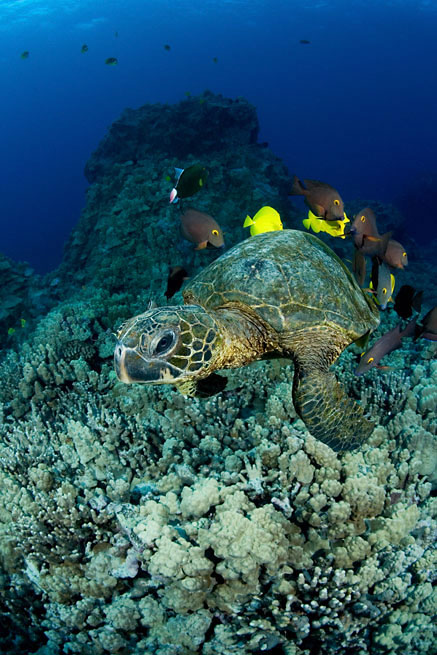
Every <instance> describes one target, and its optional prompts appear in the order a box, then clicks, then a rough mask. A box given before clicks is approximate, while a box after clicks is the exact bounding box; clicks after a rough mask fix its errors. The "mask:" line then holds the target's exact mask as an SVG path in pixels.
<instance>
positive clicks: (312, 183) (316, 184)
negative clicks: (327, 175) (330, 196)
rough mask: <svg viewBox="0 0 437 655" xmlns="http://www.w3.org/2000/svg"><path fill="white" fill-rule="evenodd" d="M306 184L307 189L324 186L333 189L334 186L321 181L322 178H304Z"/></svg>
mask: <svg viewBox="0 0 437 655" xmlns="http://www.w3.org/2000/svg"><path fill="white" fill-rule="evenodd" d="M304 183H305V186H306V188H307V189H314V188H315V187H317V188H319V189H320V188H322V187H323V188H324V189H332V186H331V185H330V184H327V183H326V182H320V180H304Z"/></svg>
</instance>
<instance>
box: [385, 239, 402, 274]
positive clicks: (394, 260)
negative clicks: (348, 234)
mask: <svg viewBox="0 0 437 655" xmlns="http://www.w3.org/2000/svg"><path fill="white" fill-rule="evenodd" d="M382 258H383V260H384V261H385V263H386V264H388V265H389V266H391V267H392V268H401V269H403V268H405V266H408V255H407V251H406V250H405V248H404V246H403V245H402V244H401V243H399V241H396V240H395V239H390V240H389V241H388V243H387V247H386V249H385V252H384V254H383V257H382Z"/></svg>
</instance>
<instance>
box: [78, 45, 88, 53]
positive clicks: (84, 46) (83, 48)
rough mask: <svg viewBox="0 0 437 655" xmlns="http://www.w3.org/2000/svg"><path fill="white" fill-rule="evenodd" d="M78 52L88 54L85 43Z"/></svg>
mask: <svg viewBox="0 0 437 655" xmlns="http://www.w3.org/2000/svg"><path fill="white" fill-rule="evenodd" d="M80 51H81V52H82V53H83V52H88V46H87V44H86V43H84V44H83V46H82V47H81V49H80Z"/></svg>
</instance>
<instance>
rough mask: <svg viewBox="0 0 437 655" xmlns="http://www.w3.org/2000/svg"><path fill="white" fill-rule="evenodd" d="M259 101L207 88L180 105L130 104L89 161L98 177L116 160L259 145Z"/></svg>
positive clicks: (90, 173)
mask: <svg viewBox="0 0 437 655" xmlns="http://www.w3.org/2000/svg"><path fill="white" fill-rule="evenodd" d="M258 130H259V125H258V118H257V115H256V110H255V107H253V106H252V105H250V104H249V103H248V102H247V100H245V99H244V98H237V99H236V100H232V99H230V98H224V97H223V96H221V95H214V94H213V93H211V92H210V91H206V92H205V93H204V94H203V95H202V96H196V97H189V98H187V99H186V100H183V101H182V102H180V103H179V104H177V105H162V104H155V105H143V106H142V107H140V108H139V109H125V111H124V112H123V113H122V115H121V116H120V118H119V119H118V120H117V121H115V122H114V123H113V124H112V125H111V127H110V128H109V132H108V134H107V135H106V136H105V137H104V138H103V139H102V141H101V143H100V144H99V147H98V148H97V150H96V151H95V152H94V153H93V155H92V156H91V158H90V160H89V161H88V163H87V165H86V166H85V175H86V177H87V179H88V181H89V182H91V183H93V182H95V181H96V180H98V178H99V177H100V176H102V175H105V174H107V173H108V172H109V171H110V170H111V168H112V166H113V165H114V163H118V164H121V163H123V162H126V161H132V162H134V163H135V162H138V161H139V160H142V159H147V158H150V157H152V158H155V157H160V158H162V157H168V158H171V157H177V158H178V159H181V160H183V159H186V158H187V157H190V156H191V157H204V156H205V155H206V154H208V156H211V155H213V154H216V153H218V152H221V151H223V150H225V149H229V148H235V147H238V146H245V145H246V146H247V145H251V144H252V145H253V144H255V143H256V142H257V137H258Z"/></svg>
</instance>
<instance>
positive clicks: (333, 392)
mask: <svg viewBox="0 0 437 655" xmlns="http://www.w3.org/2000/svg"><path fill="white" fill-rule="evenodd" d="M293 402H294V406H295V408H296V411H297V413H298V414H299V416H300V418H301V419H302V421H303V422H304V423H305V425H306V426H307V428H308V430H309V431H310V432H311V434H312V435H313V436H314V437H316V439H319V440H320V441H323V442H324V443H326V444H327V445H328V446H330V447H331V448H333V449H334V450H337V451H343V450H352V449H353V448H357V447H358V446H359V445H360V444H361V443H362V442H363V441H365V439H367V437H368V436H369V435H370V433H371V432H372V430H373V423H371V422H370V421H368V420H367V419H365V418H364V416H363V410H362V408H361V407H360V406H359V405H358V403H356V402H355V401H354V400H352V399H351V398H348V396H347V395H346V394H345V392H344V391H343V389H342V388H341V386H340V385H339V383H338V382H337V379H336V377H335V375H334V373H332V372H331V371H330V370H329V369H328V368H326V369H324V368H306V367H304V366H302V365H301V364H300V363H299V361H295V373H294V380H293Z"/></svg>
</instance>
